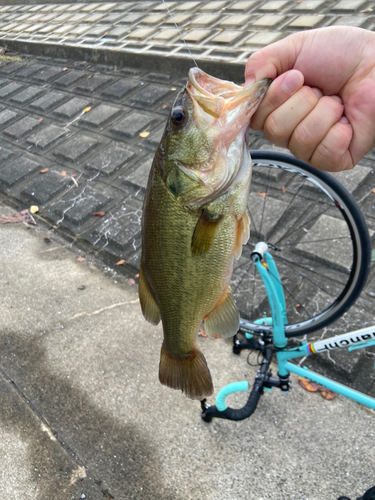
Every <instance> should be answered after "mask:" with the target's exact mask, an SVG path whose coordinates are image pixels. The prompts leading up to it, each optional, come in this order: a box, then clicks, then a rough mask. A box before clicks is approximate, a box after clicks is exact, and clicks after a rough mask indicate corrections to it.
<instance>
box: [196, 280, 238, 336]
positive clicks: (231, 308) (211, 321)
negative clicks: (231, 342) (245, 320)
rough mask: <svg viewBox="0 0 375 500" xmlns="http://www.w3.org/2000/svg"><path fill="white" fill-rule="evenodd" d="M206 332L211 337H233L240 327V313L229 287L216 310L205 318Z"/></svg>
mask: <svg viewBox="0 0 375 500" xmlns="http://www.w3.org/2000/svg"><path fill="white" fill-rule="evenodd" d="M204 324H205V331H206V333H207V335H209V336H210V337H213V338H216V337H217V335H219V336H220V337H222V338H227V337H233V335H235V334H236V333H237V331H238V328H239V326H240V313H239V312H238V309H237V306H236V302H235V300H234V297H233V295H232V292H231V290H230V287H228V290H227V292H226V293H225V294H224V295H223V297H222V298H221V299H220V301H219V302H218V304H217V305H216V307H215V309H213V311H212V312H211V313H210V314H209V315H208V316H207V317H206V318H204Z"/></svg>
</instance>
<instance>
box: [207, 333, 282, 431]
mask: <svg viewBox="0 0 375 500" xmlns="http://www.w3.org/2000/svg"><path fill="white" fill-rule="evenodd" d="M246 340H248V342H249V347H241V348H243V349H253V350H259V351H260V352H261V353H262V355H263V359H262V362H261V364H260V368H259V370H258V373H257V375H256V377H255V381H254V385H253V387H252V389H251V391H250V394H249V398H248V400H247V403H246V404H245V406H244V407H243V408H239V409H234V408H229V407H227V408H226V409H225V410H223V411H220V410H218V409H217V407H216V406H215V405H212V406H211V405H209V404H208V403H207V401H206V399H204V400H203V401H201V409H202V413H201V417H202V419H203V420H204V421H205V422H211V420H212V419H213V418H223V419H227V420H235V421H239V420H244V419H245V418H248V417H250V416H251V415H252V414H253V413H254V411H255V409H256V407H257V405H258V402H259V399H260V397H261V395H262V394H263V390H264V388H268V389H271V388H272V387H278V388H279V389H281V390H282V391H284V392H288V391H289V390H290V381H289V377H272V373H271V371H269V366H270V363H271V361H272V354H273V349H272V347H271V346H269V345H266V344H265V343H264V342H261V341H260V342H258V341H257V340H255V339H246ZM233 348H235V345H234V346H233Z"/></svg>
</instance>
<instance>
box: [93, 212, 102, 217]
mask: <svg viewBox="0 0 375 500" xmlns="http://www.w3.org/2000/svg"><path fill="white" fill-rule="evenodd" d="M92 215H95V217H104V216H105V212H93V214H92Z"/></svg>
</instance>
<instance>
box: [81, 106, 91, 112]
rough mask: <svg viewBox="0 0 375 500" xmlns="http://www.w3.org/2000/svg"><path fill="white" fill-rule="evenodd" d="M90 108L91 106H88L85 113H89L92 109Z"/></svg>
mask: <svg viewBox="0 0 375 500" xmlns="http://www.w3.org/2000/svg"><path fill="white" fill-rule="evenodd" d="M90 109H91V106H87V108H85V109H84V110H83V112H84V113H88V112H89V111H90Z"/></svg>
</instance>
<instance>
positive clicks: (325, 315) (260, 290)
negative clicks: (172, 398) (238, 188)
mask: <svg viewBox="0 0 375 500" xmlns="http://www.w3.org/2000/svg"><path fill="white" fill-rule="evenodd" d="M251 156H252V159H253V165H254V170H253V182H252V192H251V194H250V200H249V211H250V218H251V224H252V232H251V235H250V240H249V243H248V244H247V245H246V247H245V248H244V252H243V256H242V257H241V259H240V261H239V262H238V265H237V267H236V268H235V270H234V273H233V283H232V289H233V292H234V296H235V297H236V300H237V303H238V305H239V308H240V311H241V316H242V318H241V320H240V328H239V333H238V334H237V335H236V336H235V337H234V344H233V352H234V353H235V354H240V353H241V351H242V350H244V349H246V350H247V349H250V350H251V351H257V352H258V354H259V357H260V361H259V365H260V367H259V370H258V373H257V375H256V378H255V381H254V384H253V386H252V388H251V390H250V393H249V397H248V401H247V403H246V404H245V406H244V407H243V408H240V409H233V408H230V407H228V406H227V404H226V398H227V397H228V396H229V395H230V394H232V393H234V392H237V391H248V390H249V389H250V387H249V382H248V381H243V382H235V383H232V384H229V385H227V386H225V387H224V388H223V389H221V391H220V392H219V394H218V395H217V398H216V404H215V405H209V404H208V402H207V401H206V400H203V401H202V402H201V408H202V418H203V420H205V421H206V422H210V421H211V420H212V418H224V419H229V420H243V419H245V418H247V417H249V416H250V415H251V414H252V413H253V412H254V411H255V409H256V406H257V404H258V401H259V399H260V397H261V395H262V394H263V393H264V391H265V390H270V389H272V388H273V387H276V388H279V389H280V390H281V391H283V392H288V391H289V390H290V380H289V375H290V373H294V374H296V375H299V376H302V377H304V378H307V379H310V380H312V381H314V382H317V383H319V384H321V385H323V386H324V387H326V388H328V389H330V390H332V391H334V392H336V393H339V394H342V395H344V396H346V397H348V398H350V399H352V400H354V401H357V402H359V403H362V404H364V405H366V406H368V407H370V408H373V409H375V398H372V397H370V396H367V395H365V394H362V393H360V392H358V391H356V390H354V389H351V388H349V387H347V386H345V385H343V384H340V383H338V382H335V381H333V380H331V379H329V378H327V377H325V376H322V375H320V374H318V373H315V372H313V371H311V370H309V369H307V368H306V367H302V366H299V365H298V364H295V363H293V362H292V360H295V359H296V358H304V357H306V356H309V355H311V354H319V353H322V352H326V351H331V350H334V349H341V348H347V349H348V350H349V351H352V350H355V349H360V348H367V347H370V346H373V345H375V326H370V327H367V328H363V329H360V330H357V331H353V332H349V333H344V334H342V335H338V336H335V337H332V338H327V339H326V338H324V340H318V341H315V342H308V341H301V342H300V345H298V346H297V347H290V346H288V341H289V339H290V338H291V337H298V336H301V335H307V334H311V333H313V332H316V331H317V330H319V329H321V328H323V327H326V326H327V325H329V324H330V323H332V322H333V321H335V320H337V319H338V318H339V317H340V316H341V315H342V314H344V312H346V311H347V310H348V309H349V308H350V306H351V305H352V304H353V303H354V302H355V300H356V299H357V298H358V296H359V294H360V293H361V290H362V289H363V286H364V284H365V282H366V279H367V277H368V273H369V269H370V256H371V244H370V238H369V234H368V230H367V227H366V223H365V220H364V217H363V215H362V213H361V211H360V209H359V207H358V206H357V204H356V202H355V200H354V198H353V197H352V196H351V195H350V194H349V192H348V191H347V190H346V189H344V188H343V186H342V185H341V184H340V183H339V182H338V181H337V180H336V179H335V178H333V177H332V176H331V175H329V174H327V173H325V172H319V171H316V170H315V169H313V168H312V167H311V166H310V165H308V164H306V163H305V162H302V161H300V160H297V159H296V158H294V157H292V156H290V155H286V154H283V153H276V152H269V151H252V152H251ZM259 200H261V202H259ZM254 207H255V209H254ZM338 254H340V259H341V260H340V261H339V262H338V259H337V255H338ZM341 256H342V257H341ZM262 284H263V286H262ZM254 318H256V319H255V320H254ZM240 336H242V337H243V339H242V340H241V339H240ZM273 356H275V357H276V361H277V374H276V376H273V375H272V373H271V371H270V364H271V361H272V359H273Z"/></svg>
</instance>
